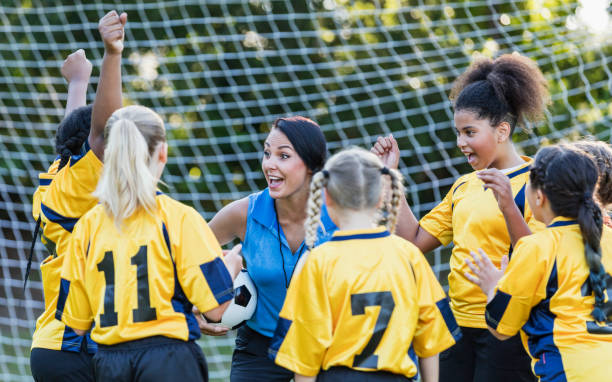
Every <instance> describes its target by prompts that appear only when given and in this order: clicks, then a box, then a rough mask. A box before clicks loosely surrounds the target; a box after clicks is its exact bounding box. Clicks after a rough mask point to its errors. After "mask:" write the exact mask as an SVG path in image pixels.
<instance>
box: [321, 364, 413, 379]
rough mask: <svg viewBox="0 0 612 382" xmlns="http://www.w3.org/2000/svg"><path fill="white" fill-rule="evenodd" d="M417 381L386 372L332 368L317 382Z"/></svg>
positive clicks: (324, 372)
mask: <svg viewBox="0 0 612 382" xmlns="http://www.w3.org/2000/svg"><path fill="white" fill-rule="evenodd" d="M410 381H416V379H413V378H408V377H405V376H403V375H399V374H393V373H389V372H386V371H372V372H368V371H359V370H353V369H350V368H348V367H331V368H329V370H325V371H321V372H320V373H319V375H318V376H317V382H410Z"/></svg>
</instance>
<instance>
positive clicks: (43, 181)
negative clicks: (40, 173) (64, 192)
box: [38, 178, 53, 186]
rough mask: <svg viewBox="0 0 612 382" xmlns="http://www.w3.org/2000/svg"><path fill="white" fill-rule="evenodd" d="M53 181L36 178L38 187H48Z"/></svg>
mask: <svg viewBox="0 0 612 382" xmlns="http://www.w3.org/2000/svg"><path fill="white" fill-rule="evenodd" d="M52 180H53V179H47V178H38V185H40V186H48V185H50V184H51V181H52Z"/></svg>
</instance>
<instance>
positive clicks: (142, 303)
mask: <svg viewBox="0 0 612 382" xmlns="http://www.w3.org/2000/svg"><path fill="white" fill-rule="evenodd" d="M131 260H132V262H131V264H132V265H135V266H136V288H137V296H138V305H137V308H136V309H132V314H133V315H134V322H146V321H153V320H155V319H157V311H156V310H155V308H153V307H151V297H150V293H149V272H148V268H147V246H146V245H143V246H141V247H140V248H139V249H138V252H137V253H136V254H135V255H134V256H132V259H131ZM98 271H100V272H102V273H104V280H105V281H106V287H105V288H104V313H103V314H101V315H100V327H102V328H104V327H108V326H115V325H117V312H116V311H115V263H114V260H113V253H112V252H111V251H108V252H105V253H104V258H103V259H102V261H100V262H99V263H98Z"/></svg>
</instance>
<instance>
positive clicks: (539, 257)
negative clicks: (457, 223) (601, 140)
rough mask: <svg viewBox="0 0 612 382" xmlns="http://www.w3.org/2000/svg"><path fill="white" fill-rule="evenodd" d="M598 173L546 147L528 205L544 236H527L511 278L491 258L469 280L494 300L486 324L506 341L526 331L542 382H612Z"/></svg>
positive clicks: (582, 159) (611, 235)
mask: <svg viewBox="0 0 612 382" xmlns="http://www.w3.org/2000/svg"><path fill="white" fill-rule="evenodd" d="M597 177H598V175H597V167H596V165H595V163H594V162H593V159H592V158H591V157H590V156H587V155H586V154H584V152H581V151H578V150H576V149H575V148H573V147H572V146H570V145H567V146H550V147H545V148H542V149H541V150H540V151H539V152H538V154H537V156H536V159H535V163H534V164H533V167H532V169H531V173H530V176H529V179H530V183H529V185H528V186H527V198H528V199H529V203H530V205H531V207H532V209H533V214H534V216H535V218H536V219H538V220H540V221H541V222H543V223H545V224H546V225H547V228H546V229H545V230H543V231H539V232H537V233H535V234H533V235H530V236H526V237H523V238H522V239H520V240H519V242H518V243H517V245H516V248H515V250H514V254H513V256H512V260H511V261H510V263H509V264H508V267H507V269H506V270H505V273H504V272H502V271H500V270H498V269H497V268H496V267H495V266H494V265H493V264H492V263H491V261H490V260H489V259H488V257H487V256H486V253H484V252H482V251H481V252H480V256H478V255H476V254H475V253H472V257H473V262H472V261H469V259H466V261H467V264H468V265H469V267H470V269H471V270H472V272H474V274H475V276H473V275H471V274H470V273H466V277H468V278H469V279H470V280H472V281H473V282H474V283H475V284H477V285H478V286H480V288H482V291H483V292H484V293H485V295H486V296H487V301H488V304H487V308H486V316H485V317H486V321H487V326H488V328H489V330H490V331H491V333H493V335H495V336H496V337H498V338H500V339H502V340H504V339H507V338H509V336H513V335H515V334H516V333H517V332H518V331H519V330H520V331H521V334H522V336H523V338H524V342H525V344H526V346H527V347H528V350H529V353H530V355H531V357H532V359H533V360H532V365H533V371H534V373H535V375H536V376H537V377H538V378H539V380H540V381H543V382H545V381H567V382H578V381H608V380H610V376H611V375H612V363H610V354H612V301H611V300H610V298H612V276H611V274H612V230H611V229H610V228H608V227H606V226H603V224H602V211H601V208H600V206H599V205H598V204H597V202H596V201H595V200H594V199H593V196H594V190H595V187H596V183H597Z"/></svg>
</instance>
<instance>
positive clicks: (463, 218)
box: [419, 157, 544, 329]
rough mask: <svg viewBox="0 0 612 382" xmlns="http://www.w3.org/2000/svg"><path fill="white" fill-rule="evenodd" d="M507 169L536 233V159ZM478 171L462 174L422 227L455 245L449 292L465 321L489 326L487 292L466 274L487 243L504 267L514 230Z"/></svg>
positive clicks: (456, 311)
mask: <svg viewBox="0 0 612 382" xmlns="http://www.w3.org/2000/svg"><path fill="white" fill-rule="evenodd" d="M523 159H524V160H526V163H524V164H523V165H521V166H520V167H519V168H517V169H514V170H512V171H511V172H509V173H508V174H507V176H508V177H509V178H510V185H511V187H512V194H513V195H514V201H515V203H516V204H517V206H518V207H519V209H520V210H521V213H522V214H523V216H524V217H525V221H526V222H527V224H528V225H529V228H530V229H531V231H532V232H535V231H537V230H541V229H543V228H544V225H543V224H542V223H540V222H538V221H537V220H535V219H534V218H533V216H532V213H531V209H530V208H529V205H528V203H527V200H526V197H525V185H526V183H527V180H528V179H529V166H530V165H531V159H530V158H527V157H523ZM477 174H478V172H477V171H476V172H473V173H470V174H467V175H464V176H462V177H460V178H459V179H457V181H456V182H455V184H454V185H453V187H452V188H451V189H450V191H449V192H448V194H447V195H446V197H445V198H444V200H442V202H441V203H440V204H438V205H437V206H436V207H435V208H434V209H433V210H431V211H430V212H429V213H428V214H427V215H425V216H424V217H423V218H422V219H421V221H420V222H419V224H420V226H421V227H422V228H423V229H424V230H425V231H427V232H429V233H430V234H431V235H433V236H434V237H436V238H437V239H438V240H439V241H440V243H442V245H448V244H449V243H450V242H451V241H452V242H453V244H454V247H453V251H452V255H451V258H450V273H449V275H448V286H449V289H448V295H449V297H450V300H451V308H452V310H453V313H454V314H455V318H456V319H457V322H458V323H459V325H460V326H465V327H470V328H483V329H484V328H486V327H487V326H486V323H485V319H484V311H485V306H486V303H487V297H486V296H485V295H484V293H482V291H481V290H480V288H479V287H478V286H477V285H475V284H474V283H472V282H471V281H470V280H468V279H467V278H466V277H465V276H464V272H466V271H469V269H468V267H467V265H466V264H465V259H466V258H471V257H470V251H477V250H478V248H482V249H483V250H484V251H485V252H486V253H487V254H488V255H489V257H490V258H491V261H493V263H494V264H495V265H496V266H497V267H499V266H500V263H501V258H502V256H503V255H511V254H512V246H511V243H510V234H509V233H508V229H507V227H506V221H505V219H504V215H503V214H502V212H501V210H500V209H499V206H498V204H497V200H496V199H495V196H494V195H493V191H492V190H489V189H485V188H484V186H483V184H484V183H483V182H482V181H481V180H480V179H478V177H477Z"/></svg>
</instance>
